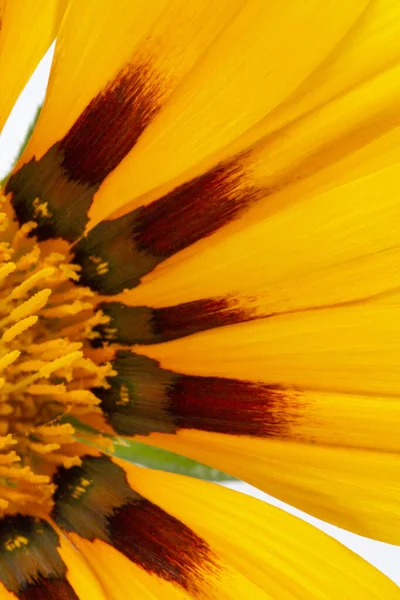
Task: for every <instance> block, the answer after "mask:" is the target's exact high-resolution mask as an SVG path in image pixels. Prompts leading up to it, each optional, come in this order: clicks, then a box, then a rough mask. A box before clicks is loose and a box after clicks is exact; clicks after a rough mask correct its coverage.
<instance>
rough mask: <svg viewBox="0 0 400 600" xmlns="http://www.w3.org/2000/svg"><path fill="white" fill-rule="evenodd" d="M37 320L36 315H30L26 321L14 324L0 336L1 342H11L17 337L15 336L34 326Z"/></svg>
mask: <svg viewBox="0 0 400 600" xmlns="http://www.w3.org/2000/svg"><path fill="white" fill-rule="evenodd" d="M38 318H39V317H37V316H36V315H32V316H30V317H26V319H22V321H18V323H15V325H13V326H12V327H10V328H9V329H6V331H5V332H4V333H3V335H2V336H1V341H2V342H11V340H13V339H14V338H15V337H17V335H20V334H21V333H23V332H24V331H26V329H28V328H29V327H32V325H34V324H35V323H36V322H37V320H38Z"/></svg>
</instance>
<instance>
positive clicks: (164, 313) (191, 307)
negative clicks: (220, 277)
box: [97, 298, 257, 344]
mask: <svg viewBox="0 0 400 600" xmlns="http://www.w3.org/2000/svg"><path fill="white" fill-rule="evenodd" d="M99 308H100V309H101V310H102V311H103V312H104V314H105V315H107V316H108V317H109V318H110V321H109V323H107V324H106V325H101V326H99V327H98V328H97V331H98V332H99V333H100V336H101V339H103V340H105V341H111V342H118V343H121V344H156V343H159V342H166V341H169V340H175V339H177V338H181V337H185V336H187V335H191V334H193V333H198V332H199V331H205V330H207V329H214V328H215V327H224V326H225V325H233V324H235V323H243V322H244V321H250V320H253V319H256V318H257V315H256V314H255V313H254V312H252V311H251V309H250V310H246V309H245V308H242V307H239V306H237V305H235V301H234V300H233V299H230V298H204V299H202V300H194V301H193V302H185V303H182V304H177V305H175V306H167V307H163V308H149V307H147V306H126V305H124V304H122V303H120V302H104V303H103V304H101V305H100V306H99Z"/></svg>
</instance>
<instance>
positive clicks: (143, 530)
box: [108, 499, 215, 592]
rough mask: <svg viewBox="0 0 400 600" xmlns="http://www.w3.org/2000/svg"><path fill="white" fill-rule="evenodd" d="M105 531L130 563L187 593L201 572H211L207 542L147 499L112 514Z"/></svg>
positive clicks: (196, 581)
mask: <svg viewBox="0 0 400 600" xmlns="http://www.w3.org/2000/svg"><path fill="white" fill-rule="evenodd" d="M108 531H109V535H110V539H111V541H112V543H113V546H114V547H115V548H116V549H117V550H119V551H120V552H122V554H124V555H125V556H126V557H127V558H129V559H130V560H131V561H132V562H134V563H136V564H138V565H140V566H141V567H143V569H145V570H146V571H148V572H149V573H155V574H156V575H157V576H158V577H162V578H163V579H165V580H166V581H170V582H173V583H177V584H179V585H180V586H181V587H183V588H184V589H186V590H188V591H189V592H190V591H194V592H196V591H197V589H198V587H199V579H200V580H201V577H202V575H201V570H203V571H204V569H207V570H210V568H211V569H212V570H215V566H214V565H213V561H212V556H211V553H210V549H209V547H208V545H207V543H206V542H205V541H204V540H203V539H202V538H201V537H200V536H198V535H197V534H196V533H194V531H192V530H191V529H190V528H189V527H187V526H186V525H184V524H183V523H182V522H181V521H179V520H178V519H176V518H175V517H173V516H172V515H170V514H168V513H166V512H165V511H164V510H162V509H161V508H159V507H158V506H156V505H155V504H153V503H152V502H149V500H145V499H143V500H141V501H140V502H138V503H131V502H130V503H127V504H125V505H124V506H122V507H121V508H119V509H118V510H117V511H115V513H114V514H113V515H112V517H110V519H109V522H108Z"/></svg>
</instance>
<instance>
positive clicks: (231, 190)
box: [135, 158, 260, 258]
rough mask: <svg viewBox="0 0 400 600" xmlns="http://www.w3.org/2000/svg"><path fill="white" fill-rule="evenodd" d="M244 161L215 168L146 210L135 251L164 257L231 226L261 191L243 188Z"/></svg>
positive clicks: (140, 221)
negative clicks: (227, 225) (229, 224)
mask: <svg viewBox="0 0 400 600" xmlns="http://www.w3.org/2000/svg"><path fill="white" fill-rule="evenodd" d="M242 165H243V158H241V159H236V160H233V161H230V162H226V163H222V164H219V165H217V166H216V167H215V168H213V169H211V170H210V171H207V172H206V173H204V174H203V175H200V176H199V177H196V178H195V179H192V180H191V181H188V182H187V183H184V184H183V185H181V186H179V187H177V188H175V189H174V190H172V191H171V192H169V193H168V194H166V195H165V196H164V197H163V198H160V199H159V200H157V201H156V202H153V203H152V204H149V205H148V206H146V207H145V209H144V211H143V213H142V214H141V217H140V219H139V222H138V224H137V226H136V231H135V241H136V244H137V246H138V248H139V249H140V250H142V251H145V252H147V253H151V254H152V255H154V256H160V257H163V258H165V257H167V256H172V255H173V254H175V253H176V252H179V251H180V250H183V249H184V248H187V247H188V246H190V245H191V244H194V242H197V241H198V240H200V239H201V238H204V237H207V236H209V235H211V234H212V233H214V232H215V231H217V230H218V229H220V228H221V227H223V226H224V225H226V224H227V223H229V222H231V221H232V220H233V219H234V218H235V217H236V216H238V214H239V213H241V212H242V211H243V210H244V209H245V208H247V207H248V206H249V204H251V203H252V202H254V201H255V200H256V199H257V198H258V197H259V194H260V190H258V189H257V188H255V187H252V186H250V185H247V184H246V178H245V173H244V171H243V167H242Z"/></svg>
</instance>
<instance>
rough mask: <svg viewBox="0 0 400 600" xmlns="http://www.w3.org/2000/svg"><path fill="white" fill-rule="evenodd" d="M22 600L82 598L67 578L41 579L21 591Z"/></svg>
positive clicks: (72, 599)
mask: <svg viewBox="0 0 400 600" xmlns="http://www.w3.org/2000/svg"><path fill="white" fill-rule="evenodd" d="M18 598H19V599H20V600H80V599H79V596H77V595H76V593H75V592H74V590H73V588H72V587H71V584H70V583H69V582H68V581H67V580H66V579H47V580H42V579H39V580H38V581H37V582H35V583H32V584H30V585H28V586H26V588H25V589H24V590H23V591H22V592H20V593H19V596H18Z"/></svg>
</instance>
